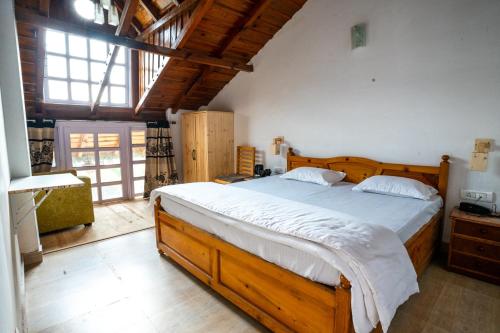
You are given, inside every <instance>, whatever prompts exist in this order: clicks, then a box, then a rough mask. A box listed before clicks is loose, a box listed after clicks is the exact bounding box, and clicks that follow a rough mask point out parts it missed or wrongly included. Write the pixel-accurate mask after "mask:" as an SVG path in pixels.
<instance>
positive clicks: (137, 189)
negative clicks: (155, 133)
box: [130, 127, 146, 196]
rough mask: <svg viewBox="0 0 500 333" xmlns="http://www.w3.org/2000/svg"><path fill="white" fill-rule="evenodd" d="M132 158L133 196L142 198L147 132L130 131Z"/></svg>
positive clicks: (142, 129) (140, 129)
mask: <svg viewBox="0 0 500 333" xmlns="http://www.w3.org/2000/svg"><path fill="white" fill-rule="evenodd" d="M130 138H131V150H132V151H131V154H130V156H132V163H131V166H132V170H131V174H132V182H133V193H132V194H133V196H140V195H142V193H143V192H144V175H145V173H146V130H145V129H144V128H143V127H142V128H137V127H135V128H134V127H133V128H131V129H130Z"/></svg>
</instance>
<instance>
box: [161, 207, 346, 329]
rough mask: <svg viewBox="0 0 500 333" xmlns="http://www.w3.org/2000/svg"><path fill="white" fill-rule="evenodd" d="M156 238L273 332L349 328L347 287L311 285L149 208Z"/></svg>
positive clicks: (166, 251) (180, 261)
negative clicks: (154, 225) (152, 214)
mask: <svg viewBox="0 0 500 333" xmlns="http://www.w3.org/2000/svg"><path fill="white" fill-rule="evenodd" d="M155 223H156V236H157V237H156V239H157V246H158V250H159V251H160V253H163V254H165V255H168V256H169V257H170V258H171V259H172V260H174V261H175V262H176V263H178V264H179V265H181V266H182V267H184V268H185V269H186V270H187V271H189V272H190V273H191V274H193V275H194V276H196V277H197V278H198V279H199V280H200V281H202V282H203V283H205V284H207V285H209V286H210V287H211V288H212V289H214V290H215V291H217V292H218V293H219V294H221V295H222V296H223V297H225V298H226V299H228V300H229V301H231V302H232V303H234V304H235V305H236V306H238V307H239V308H240V309H242V310H243V311H244V312H246V313H247V314H249V315H250V316H252V317H253V318H255V319H256V320H257V321H259V322H260V323H261V324H263V325H264V326H266V327H268V328H269V329H271V330H272V331H274V332H329V333H332V332H339V333H344V332H345V333H347V332H353V328H352V320H351V293H350V288H351V285H350V283H349V281H347V279H345V278H343V277H342V284H341V286H339V287H337V288H333V287H329V286H326V285H323V284H319V283H315V282H313V281H311V280H308V279H306V278H303V277H301V276H299V275H296V274H294V273H292V272H290V271H288V270H285V269H283V268H281V267H279V266H277V265H274V264H272V263H269V262H266V261H264V260H263V259H260V258H259V257H257V256H254V255H253V254H250V253H248V252H246V251H243V250H241V249H239V248H237V247H235V246H233V245H231V244H229V243H227V242H224V241H222V240H220V239H218V238H217V237H215V236H213V235H210V234H208V233H207V232H205V231H203V230H201V229H198V228H196V227H194V226H192V225H190V224H189V223H186V222H184V221H182V220H180V219H177V218H175V217H173V216H171V215H169V214H168V213H166V212H165V211H163V210H162V209H161V208H160V201H159V199H158V200H157V202H156V206H155Z"/></svg>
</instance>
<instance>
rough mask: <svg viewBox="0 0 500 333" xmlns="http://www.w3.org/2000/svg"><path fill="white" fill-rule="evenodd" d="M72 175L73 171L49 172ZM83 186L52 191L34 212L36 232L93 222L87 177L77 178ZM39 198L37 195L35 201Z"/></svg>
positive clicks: (87, 224) (92, 209)
mask: <svg viewBox="0 0 500 333" xmlns="http://www.w3.org/2000/svg"><path fill="white" fill-rule="evenodd" d="M68 172H70V173H72V174H73V175H75V176H76V171H75V170H69V171H59V172H49V173H48V174H56V173H68ZM78 178H79V179H80V180H82V181H83V182H84V183H85V184H84V185H83V187H74V188H67V189H59V190H54V191H52V193H51V194H50V196H49V197H48V198H47V199H46V200H45V201H44V202H43V203H42V204H41V205H40V207H39V208H38V209H37V211H36V217H37V221H38V232H39V233H41V234H42V233H46V232H49V231H55V230H61V229H66V228H70V227H74V226H77V225H80V224H84V225H86V226H90V225H91V224H92V223H93V222H94V206H93V203H92V189H91V183H90V178H89V177H82V176H80V177H78ZM40 198H41V194H39V195H38V196H37V197H36V198H35V201H36V202H38V201H39V200H40Z"/></svg>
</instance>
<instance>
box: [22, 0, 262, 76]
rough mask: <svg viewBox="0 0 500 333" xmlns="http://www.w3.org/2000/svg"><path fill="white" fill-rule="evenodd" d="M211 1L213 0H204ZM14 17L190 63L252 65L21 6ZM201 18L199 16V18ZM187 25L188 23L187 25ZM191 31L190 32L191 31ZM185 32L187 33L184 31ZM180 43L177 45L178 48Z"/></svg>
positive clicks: (249, 69) (243, 67) (246, 67)
mask: <svg viewBox="0 0 500 333" xmlns="http://www.w3.org/2000/svg"><path fill="white" fill-rule="evenodd" d="M205 1H210V2H211V1H213V0H205ZM16 19H17V20H18V21H22V22H27V23H29V24H31V25H35V26H41V27H45V28H50V29H54V30H59V31H64V32H69V33H73V34H75V35H80V36H84V37H89V38H93V39H98V40H102V41H105V42H108V43H111V44H114V45H118V46H124V47H127V48H129V49H133V50H141V51H146V52H150V53H154V54H159V55H163V56H167V57H170V58H174V59H179V60H184V61H189V62H192V63H197V64H202V65H210V66H214V67H220V68H226V69H233V70H237V71H243V72H252V71H253V66H252V65H248V64H246V63H243V62H238V61H234V60H228V59H225V58H217V57H214V56H210V55H208V54H207V53H205V52H200V51H192V50H182V49H174V48H170V47H164V46H158V45H153V44H148V43H143V42H139V41H137V40H135V39H132V38H129V37H122V36H115V35H112V34H109V33H107V32H103V31H101V30H97V29H94V28H89V27H88V26H85V25H80V24H74V23H70V22H66V21H61V20H57V19H52V18H47V17H43V16H40V15H36V14H33V13H32V12H31V11H27V10H25V9H22V8H16ZM200 20H201V18H200ZM187 26H188V25H187ZM191 33H192V32H191ZM186 34H188V33H187V32H186ZM181 45H183V44H182V43H181V44H179V45H178V47H179V48H180V47H181Z"/></svg>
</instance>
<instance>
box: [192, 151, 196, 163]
mask: <svg viewBox="0 0 500 333" xmlns="http://www.w3.org/2000/svg"><path fill="white" fill-rule="evenodd" d="M191 158H192V159H193V161H196V149H193V150H192V151H191Z"/></svg>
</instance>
